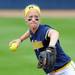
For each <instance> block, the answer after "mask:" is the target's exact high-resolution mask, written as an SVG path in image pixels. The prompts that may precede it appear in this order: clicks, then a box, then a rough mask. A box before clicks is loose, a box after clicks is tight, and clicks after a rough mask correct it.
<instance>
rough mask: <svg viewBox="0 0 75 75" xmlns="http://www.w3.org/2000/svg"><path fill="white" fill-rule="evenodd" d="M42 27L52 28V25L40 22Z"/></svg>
mask: <svg viewBox="0 0 75 75" xmlns="http://www.w3.org/2000/svg"><path fill="white" fill-rule="evenodd" d="M40 27H43V28H45V27H49V28H51V26H50V25H47V24H40Z"/></svg>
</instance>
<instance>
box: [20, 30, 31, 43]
mask: <svg viewBox="0 0 75 75" xmlns="http://www.w3.org/2000/svg"><path fill="white" fill-rule="evenodd" d="M29 36H30V33H29V31H27V32H26V33H24V34H23V35H22V36H21V37H20V38H19V39H20V40H21V42H22V41H24V40H26V39H27V38H28V37H29Z"/></svg>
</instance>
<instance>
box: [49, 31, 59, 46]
mask: <svg viewBox="0 0 75 75" xmlns="http://www.w3.org/2000/svg"><path fill="white" fill-rule="evenodd" d="M48 37H50V43H49V46H51V47H55V45H56V42H57V41H58V38H59V32H57V31H56V30H51V31H50V32H49V33H48Z"/></svg>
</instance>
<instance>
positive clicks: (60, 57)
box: [30, 25, 71, 69]
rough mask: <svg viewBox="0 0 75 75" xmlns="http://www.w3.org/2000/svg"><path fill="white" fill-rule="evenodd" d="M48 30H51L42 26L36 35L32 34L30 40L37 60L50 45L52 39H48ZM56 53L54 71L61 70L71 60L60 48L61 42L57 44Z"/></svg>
mask: <svg viewBox="0 0 75 75" xmlns="http://www.w3.org/2000/svg"><path fill="white" fill-rule="evenodd" d="M48 29H49V27H48V26H44V25H40V26H39V28H38V30H37V31H36V33H35V34H33V33H32V32H31V36H30V40H31V42H32V45H33V48H34V49H35V53H36V56H37V58H38V55H39V54H40V52H41V51H42V50H44V49H46V48H47V47H48V45H49V42H50V38H47V31H48ZM56 52H57V56H56V64H55V65H54V69H58V68H60V67H61V66H63V65H65V64H66V63H68V62H69V61H70V60H71V59H70V57H68V56H67V55H66V54H65V53H64V51H63V49H62V48H61V46H60V42H59V40H58V41H57V43H56Z"/></svg>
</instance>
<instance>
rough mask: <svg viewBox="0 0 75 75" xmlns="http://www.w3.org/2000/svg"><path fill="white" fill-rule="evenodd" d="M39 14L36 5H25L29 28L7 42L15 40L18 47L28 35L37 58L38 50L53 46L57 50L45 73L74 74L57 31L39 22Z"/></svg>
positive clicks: (71, 63) (54, 74)
mask: <svg viewBox="0 0 75 75" xmlns="http://www.w3.org/2000/svg"><path fill="white" fill-rule="evenodd" d="M40 14H41V12H40V8H39V7H38V6H36V5H29V6H27V7H26V8H25V10H24V17H25V21H26V22H27V23H28V27H29V30H27V32H25V33H24V34H23V35H22V36H21V37H20V38H19V39H16V40H13V41H11V42H10V43H9V44H12V43H13V42H16V44H17V47H18V46H19V45H20V43H21V42H22V41H24V40H25V39H27V38H28V37H29V38H30V41H31V42H32V45H33V48H34V51H35V54H36V56H37V58H38V56H39V54H40V52H41V51H43V50H44V49H46V48H47V47H53V48H54V47H55V48H56V52H57V54H56V61H55V64H54V66H53V69H52V70H50V69H48V68H45V69H44V71H45V73H46V74H47V75H75V65H74V62H73V61H72V60H71V58H70V57H69V56H68V55H66V54H65V53H64V51H63V49H62V47H61V45H60V41H59V32H58V31H57V30H55V29H54V28H52V27H49V26H48V25H44V24H40Z"/></svg>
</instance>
